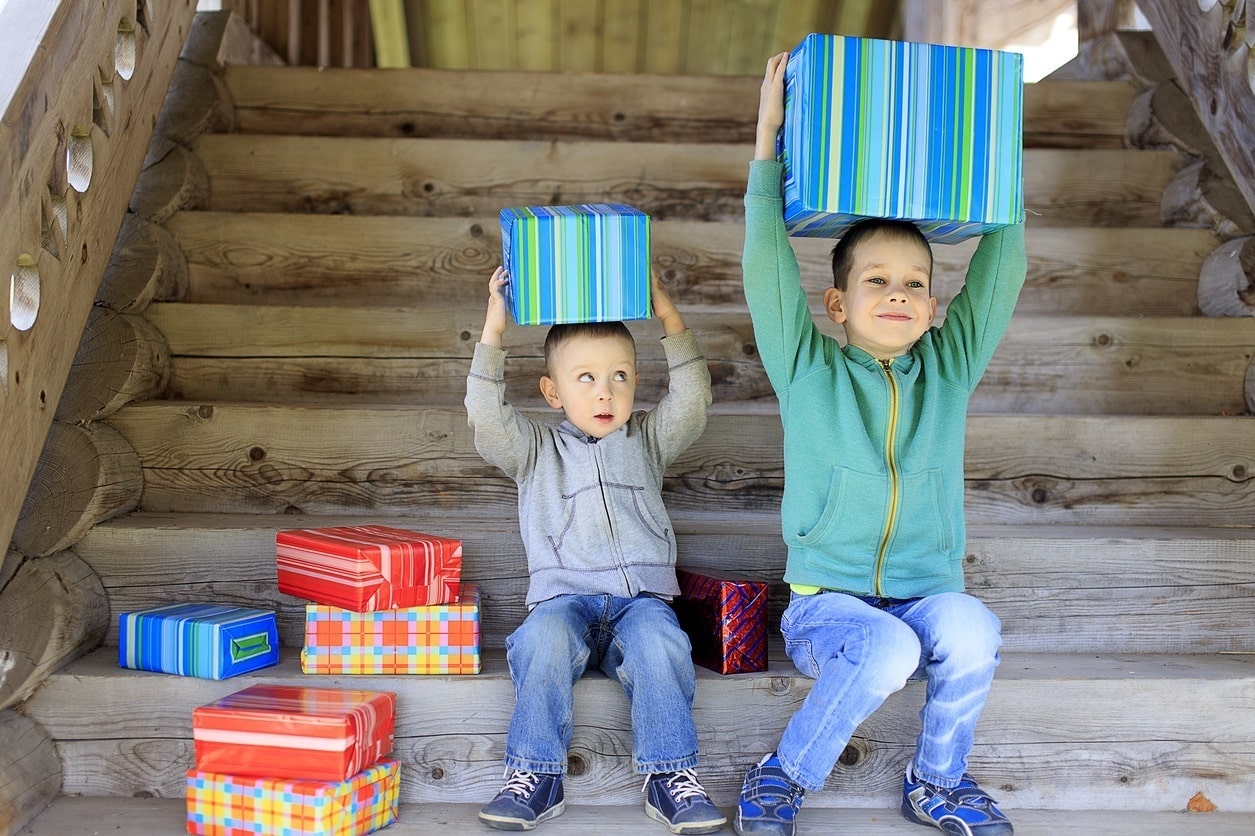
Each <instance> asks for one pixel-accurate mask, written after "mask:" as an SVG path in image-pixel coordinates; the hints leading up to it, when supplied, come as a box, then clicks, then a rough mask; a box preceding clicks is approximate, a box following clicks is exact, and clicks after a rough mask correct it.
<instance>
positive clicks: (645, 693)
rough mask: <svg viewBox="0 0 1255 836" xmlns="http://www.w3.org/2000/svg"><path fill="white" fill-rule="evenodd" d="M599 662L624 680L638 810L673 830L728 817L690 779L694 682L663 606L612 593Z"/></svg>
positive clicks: (717, 824)
mask: <svg viewBox="0 0 1255 836" xmlns="http://www.w3.org/2000/svg"><path fill="white" fill-rule="evenodd" d="M612 608H613V612H612V613H611V616H610V625H609V626H610V631H609V632H610V636H609V641H608V642H607V643H606V646H605V650H604V653H603V655H602V661H601V668H602V670H603V671H605V673H606V675H607V676H609V677H611V678H612V679H614V680H616V681H617V682H618V683H619V684H620V685H622V686H623V690H624V692H625V693H626V694H627V697H628V702H629V704H630V706H631V712H632V759H633V761H634V762H635V765H636V771H637V772H640V773H644V774H647V775H648V776H649V777H648V778H646V780H645V786H644V787H643V788H642V789H643V790H644V792H645V793H646V797H645V813H646V814H647V815H648V816H649V817H650V818H651V819H654V820H655V821H659V822H661V823H663V824H664V825H666V826H667V829H669V830H670V831H671V832H672V833H679V834H689V833H692V834H696V833H714V832H715V831H717V830H719V829H721V828H722V827H723V826H724V824H726V823H727V821H728V820H727V818H726V817H725V816H724V815H723V813H721V812H720V811H719V808H718V807H716V806H715V805H714V803H713V802H712V801H711V800H710V796H709V795H708V794H707V792H706V789H705V788H704V787H703V786H702V785H701V782H700V781H698V780H697V775H696V774H695V773H694V771H693V769H694V768H695V767H696V766H697V727H696V724H695V723H694V722H693V695H694V693H695V691H696V687H697V682H696V677H695V675H694V671H693V658H692V648H691V646H690V644H689V640H688V636H686V635H685V634H684V631H683V630H681V629H680V623H679V621H677V620H676V617H675V613H674V611H672V609H671V607H670V605H669V604H667V603H666V602H664V601H662V600H659V599H658V598H655V597H653V596H651V595H640V596H637V597H636V598H631V599H624V598H616V599H614V601H613V604H612Z"/></svg>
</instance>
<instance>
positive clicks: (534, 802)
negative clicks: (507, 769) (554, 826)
mask: <svg viewBox="0 0 1255 836" xmlns="http://www.w3.org/2000/svg"><path fill="white" fill-rule="evenodd" d="M565 809H566V801H565V800H563V797H562V775H561V774H558V773H550V772H527V771H525V770H522V769H516V770H514V771H513V772H512V773H511V774H510V778H509V780H507V781H506V782H505V786H504V787H502V788H501V792H499V793H497V795H496V797H495V798H493V800H492V801H489V802H488V803H487V804H486V805H484V808H483V809H482V810H480V811H479V820H480V821H481V822H483V823H484V824H486V825H488V826H489V827H493V828H496V829H497V830H531V829H532V828H534V827H536V825H538V824H540V823H541V822H543V821H546V820H548V819H551V818H553V817H554V816H560V815H562V812H563V811H564V810H565Z"/></svg>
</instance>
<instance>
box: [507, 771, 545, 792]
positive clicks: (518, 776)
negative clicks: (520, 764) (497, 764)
mask: <svg viewBox="0 0 1255 836" xmlns="http://www.w3.org/2000/svg"><path fill="white" fill-rule="evenodd" d="M538 786H540V776H539V775H537V774H536V773H535V772H525V771H524V770H522V769H516V770H514V774H513V775H511V776H510V780H508V781H506V782H505V786H504V787H502V788H501V792H503V793H507V792H508V793H510V795H513V796H514V797H515V798H527V797H528V796H530V795H531V794H532V793H534V792H536V788H537V787H538Z"/></svg>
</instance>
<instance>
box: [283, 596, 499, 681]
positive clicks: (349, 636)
mask: <svg viewBox="0 0 1255 836" xmlns="http://www.w3.org/2000/svg"><path fill="white" fill-rule="evenodd" d="M301 670H302V671H304V672H305V673H311V674H317V673H338V674H433V673H479V588H478V587H476V586H475V585H474V584H463V585H462V594H461V595H460V596H459V598H458V601H457V602H456V603H450V604H436V605H434V606H430V607H406V608H403V609H394V610H377V611H375V612H368V613H357V612H353V611H352V610H342V609H339V608H338V607H327V606H323V605H322V604H308V605H306V607H305V648H304V650H302V651H301Z"/></svg>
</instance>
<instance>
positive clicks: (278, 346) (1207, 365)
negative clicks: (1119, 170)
mask: <svg viewBox="0 0 1255 836" xmlns="http://www.w3.org/2000/svg"><path fill="white" fill-rule="evenodd" d="M148 316H149V319H150V320H151V321H152V322H153V323H154V324H155V325H156V327H157V328H158V329H159V330H160V331H161V333H163V334H164V335H165V336H166V338H167V340H168V341H169V343H170V351H171V354H172V355H173V362H172V372H171V373H172V379H171V392H172V393H173V394H174V395H175V396H177V397H179V398H180V399H184V400H203V401H213V400H226V401H236V400H238V401H264V402H286V401H289V400H291V399H293V398H302V397H303V398H304V399H305V400H309V399H310V398H311V397H326V396H328V395H334V394H336V393H341V394H344V395H348V396H350V397H352V398H354V399H355V400H359V401H360V400H361V399H362V398H372V397H373V398H374V399H377V400H380V401H386V400H387V399H389V398H397V397H399V398H402V399H404V400H405V401H406V402H419V403H425V404H436V403H440V404H444V405H456V404H458V403H461V401H462V398H463V397H464V396H465V383H464V381H465V374H466V368H467V367H468V366H469V363H470V354H471V352H472V350H473V348H474V340H475V339H476V335H477V325H478V324H479V322H480V320H481V319H482V316H483V315H482V314H481V313H480V312H478V311H475V310H447V309H446V310H439V311H432V310H427V309H419V308H399V309H396V308H390V309H379V308H375V309H371V308H365V307H360V308H347V307H310V306H299V307H281V306H277V305H264V306H256V305H245V306H236V305H185V304H160V305H154V306H152V307H150V308H149V311H148ZM686 321H687V323H688V325H689V326H690V327H691V328H693V330H694V331H695V333H696V334H697V337H698V341H699V343H700V344H701V346H702V348H703V350H704V352H705V354H706V357H707V362H708V364H709V365H710V367H711V373H712V377H713V378H714V397H715V401H716V402H717V403H720V404H729V403H733V402H738V401H773V400H774V395H773V393H772V390H771V387H770V384H769V382H768V380H767V378H766V374H765V373H764V372H763V371H762V367H761V364H760V361H759V359H758V356H757V352H756V351H755V348H754V338H753V329H752V326H751V323H750V319H749V315H748V314H747V313H745V312H743V311H738V312H734V313H726V314H723V313H721V314H703V313H698V314H690V315H688V316H687V318H686ZM817 325H818V326H819V327H820V328H821V329H822V330H824V331H825V332H827V333H830V334H831V335H833V336H834V337H840V336H841V330H840V328H839V327H837V326H834V325H833V324H832V323H831V322H830V321H829V320H828V319H827V318H826V317H824V316H822V315H820V316H819V317H817ZM631 327H632V329H633V331H634V332H635V334H636V337H637V344H638V357H639V358H640V369H641V372H642V381H641V384H640V386H639V388H638V390H637V397H638V398H639V399H641V400H642V401H645V402H656V401H657V400H658V398H660V397H661V396H662V394H663V392H664V391H665V386H666V363H665V359H664V358H663V356H662V352H661V349H660V347H659V346H658V345H657V342H656V337H657V328H656V327H655V326H653V324H652V323H649V324H645V323H638V324H634V325H632V326H631ZM544 334H545V330H544V329H528V328H516V329H511V330H510V331H509V333H508V337H507V349H508V350H509V351H510V353H511V357H512V360H511V362H510V363H509V364H508V367H509V368H508V370H507V375H508V377H507V380H508V382H509V384H510V392H511V393H512V395H511V396H512V397H513V398H516V403H519V404H520V405H522V404H524V403H526V404H527V405H529V406H531V407H533V408H536V407H540V406H542V405H543V404H542V403H541V401H540V398H539V391H538V389H537V387H536V385H535V382H536V380H537V379H539V377H540V375H541V374H543V373H544V367H543V351H542V343H543V338H544ZM1253 358H1255V319H1252V318H1249V317H1247V318H1229V319H1223V320H1211V319H1208V318H1204V317H1189V318H1171V319H1165V318H1154V319H1146V318H1134V317H1080V316H1063V317H1052V316H1032V315H1025V316H1018V317H1016V318H1015V319H1013V320H1012V323H1011V327H1010V329H1009V331H1008V334H1007V336H1006V338H1005V339H1004V340H1003V342H1002V344H1001V345H1000V346H999V347H998V350H997V352H996V353H995V355H994V357H993V360H992V362H991V363H990V367H989V369H988V371H987V372H986V374H985V377H984V379H983V381H982V384H981V386H980V387H979V388H978V389H977V390H976V394H975V396H974V398H973V401H972V411H973V412H977V413H989V412H1024V413H1030V412H1031V413H1040V414H1060V413H1086V414H1101V413H1106V412H1114V413H1133V414H1182V415H1193V414H1209V413H1210V414H1224V413H1227V414H1240V413H1243V412H1245V408H1246V406H1245V404H1246V402H1245V394H1244V381H1245V375H1246V371H1247V368H1248V367H1249V366H1250V364H1251V361H1252V359H1253ZM189 361H190V362H189Z"/></svg>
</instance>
